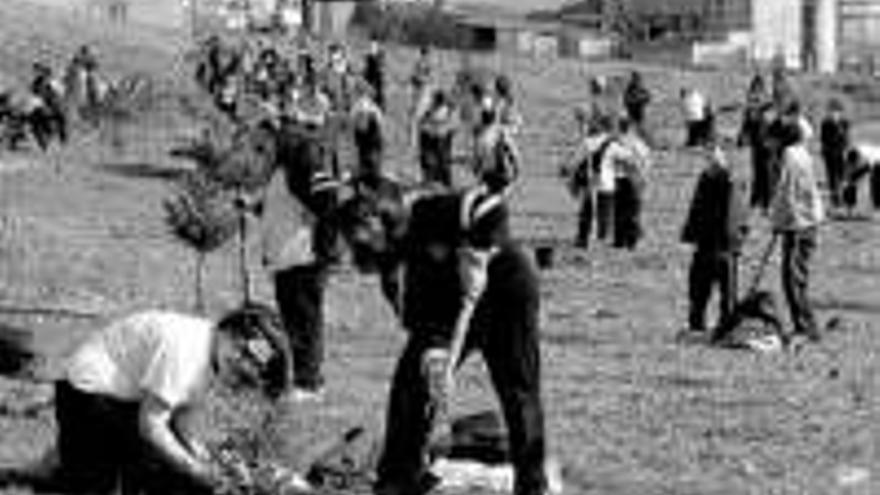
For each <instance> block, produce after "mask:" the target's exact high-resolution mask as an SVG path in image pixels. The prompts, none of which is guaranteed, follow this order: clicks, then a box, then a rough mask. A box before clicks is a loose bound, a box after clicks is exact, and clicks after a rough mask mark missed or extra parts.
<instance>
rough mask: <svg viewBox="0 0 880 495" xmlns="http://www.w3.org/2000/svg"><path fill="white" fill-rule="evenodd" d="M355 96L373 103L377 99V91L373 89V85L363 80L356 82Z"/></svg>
mask: <svg viewBox="0 0 880 495" xmlns="http://www.w3.org/2000/svg"><path fill="white" fill-rule="evenodd" d="M354 94H355V96H357V97H358V98H369V99H370V100H373V101H375V99H376V90H375V89H374V88H373V85H371V84H370V83H368V82H367V81H365V80H363V79H357V80H356V81H355V85H354Z"/></svg>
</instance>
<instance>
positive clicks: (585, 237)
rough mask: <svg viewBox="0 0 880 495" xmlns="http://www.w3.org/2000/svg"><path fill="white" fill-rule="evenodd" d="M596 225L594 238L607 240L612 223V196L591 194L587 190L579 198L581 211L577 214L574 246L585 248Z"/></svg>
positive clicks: (598, 193) (597, 193) (601, 193)
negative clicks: (594, 224)
mask: <svg viewBox="0 0 880 495" xmlns="http://www.w3.org/2000/svg"><path fill="white" fill-rule="evenodd" d="M594 218H595V223H596V238H597V239H599V240H600V241H601V240H604V239H607V238H608V237H609V235H610V232H611V227H612V223H613V221H614V194H613V193H609V192H596V193H593V192H592V191H591V190H589V189H587V190H585V191H584V193H583V197H582V198H581V210H580V213H579V214H578V228H577V236H576V237H575V244H577V245H578V246H582V247H587V246H588V245H589V243H590V236H591V234H592V231H593V222H594Z"/></svg>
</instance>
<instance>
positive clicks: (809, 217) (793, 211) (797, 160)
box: [770, 142, 825, 232]
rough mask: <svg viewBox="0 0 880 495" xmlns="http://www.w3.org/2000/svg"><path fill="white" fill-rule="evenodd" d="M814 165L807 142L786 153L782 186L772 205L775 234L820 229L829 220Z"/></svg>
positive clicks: (780, 184) (782, 168) (771, 213)
mask: <svg viewBox="0 0 880 495" xmlns="http://www.w3.org/2000/svg"><path fill="white" fill-rule="evenodd" d="M813 162H814V161H813V157H812V156H811V155H810V152H809V151H808V150H807V148H806V147H805V146H804V144H803V142H801V143H798V144H794V145H791V146H789V147H787V148H785V150H784V151H783V153H782V166H781V170H780V171H779V182H778V184H777V186H776V192H775V194H774V196H773V200H772V202H771V203H770V221H771V223H772V224H773V228H774V230H776V231H781V232H790V231H797V230H804V229H808V228H812V227H815V226H817V225H819V224H820V223H822V221H823V220H824V219H825V208H824V206H823V205H822V196H821V193H820V192H819V186H818V184H817V182H816V174H815V171H814V169H813Z"/></svg>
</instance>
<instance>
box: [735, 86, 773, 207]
mask: <svg viewBox="0 0 880 495" xmlns="http://www.w3.org/2000/svg"><path fill="white" fill-rule="evenodd" d="M772 107H773V105H772V103H771V101H770V95H769V94H768V93H767V87H766V85H765V84H764V78H763V77H761V75H760V74H756V75H755V77H754V78H753V79H752V82H751V83H750V84H749V90H748V93H747V94H746V107H745V111H744V112H743V117H742V124H741V126H740V131H739V136H738V137H737V144H738V145H739V146H748V147H749V148H750V149H751V158H752V160H751V161H752V173H751V185H750V187H749V191H750V192H749V204H750V205H751V207H752V208H761V209H764V210H766V209H767V207H768V206H769V204H770V196H771V192H770V183H771V179H770V174H771V171H770V167H771V161H772V150H771V149H770V145H769V144H770V143H769V137H768V133H769V127H770V123H771V121H772V120H773V117H772V115H773V113H772Z"/></svg>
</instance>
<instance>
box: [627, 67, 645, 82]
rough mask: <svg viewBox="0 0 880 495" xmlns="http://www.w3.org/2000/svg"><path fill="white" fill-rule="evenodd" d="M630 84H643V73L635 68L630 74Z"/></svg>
mask: <svg viewBox="0 0 880 495" xmlns="http://www.w3.org/2000/svg"><path fill="white" fill-rule="evenodd" d="M629 81H630V84H642V73H641V72H639V71H637V70H634V71H632V73H631V74H630V76H629Z"/></svg>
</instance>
